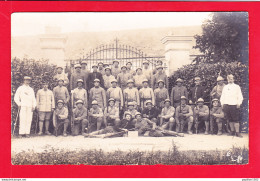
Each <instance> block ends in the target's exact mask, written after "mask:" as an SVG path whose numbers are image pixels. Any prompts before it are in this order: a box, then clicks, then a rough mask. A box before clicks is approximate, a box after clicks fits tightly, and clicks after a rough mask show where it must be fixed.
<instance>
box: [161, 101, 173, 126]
mask: <svg viewBox="0 0 260 181" xmlns="http://www.w3.org/2000/svg"><path fill="white" fill-rule="evenodd" d="M174 113H175V108H174V107H173V106H171V101H170V99H165V101H164V108H163V109H162V112H161V115H159V118H160V124H159V125H160V126H162V127H163V128H164V129H167V128H169V130H170V131H172V129H173V126H174V124H175V119H174Z"/></svg>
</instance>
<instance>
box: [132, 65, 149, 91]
mask: <svg viewBox="0 0 260 181" xmlns="http://www.w3.org/2000/svg"><path fill="white" fill-rule="evenodd" d="M136 72H137V73H136V75H135V76H134V82H135V87H136V88H137V89H138V90H140V89H141V88H142V87H143V80H144V79H146V77H145V75H144V74H143V73H142V68H140V67H139V68H137V69H136Z"/></svg>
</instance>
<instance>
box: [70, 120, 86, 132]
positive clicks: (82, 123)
mask: <svg viewBox="0 0 260 181" xmlns="http://www.w3.org/2000/svg"><path fill="white" fill-rule="evenodd" d="M87 126H88V120H87V119H83V120H80V121H77V122H74V129H73V133H72V135H74V136H77V135H79V134H80V133H81V134H83V133H84V131H85V128H86V127H87ZM80 128H81V129H80Z"/></svg>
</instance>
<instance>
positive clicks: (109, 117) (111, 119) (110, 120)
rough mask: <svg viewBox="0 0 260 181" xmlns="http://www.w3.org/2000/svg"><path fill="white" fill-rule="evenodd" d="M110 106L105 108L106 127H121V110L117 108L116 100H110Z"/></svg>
mask: <svg viewBox="0 0 260 181" xmlns="http://www.w3.org/2000/svg"><path fill="white" fill-rule="evenodd" d="M108 104H109V106H108V107H106V108H105V111H104V115H105V116H104V123H105V127H107V126H112V125H119V124H120V119H119V108H118V107H116V106H115V99H113V98H110V99H109V100H108Z"/></svg>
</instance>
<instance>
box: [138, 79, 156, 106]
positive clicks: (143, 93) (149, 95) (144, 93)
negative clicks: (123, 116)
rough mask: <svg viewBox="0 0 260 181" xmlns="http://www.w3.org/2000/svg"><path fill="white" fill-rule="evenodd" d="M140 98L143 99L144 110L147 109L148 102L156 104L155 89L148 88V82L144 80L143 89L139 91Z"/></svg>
mask: <svg viewBox="0 0 260 181" xmlns="http://www.w3.org/2000/svg"><path fill="white" fill-rule="evenodd" d="M139 97H140V99H141V107H142V109H143V108H144V107H146V106H145V105H146V102H147V101H148V100H150V101H152V104H153V105H154V104H155V100H154V92H153V89H152V88H150V87H148V80H147V79H144V80H143V88H142V89H140V90H139Z"/></svg>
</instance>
